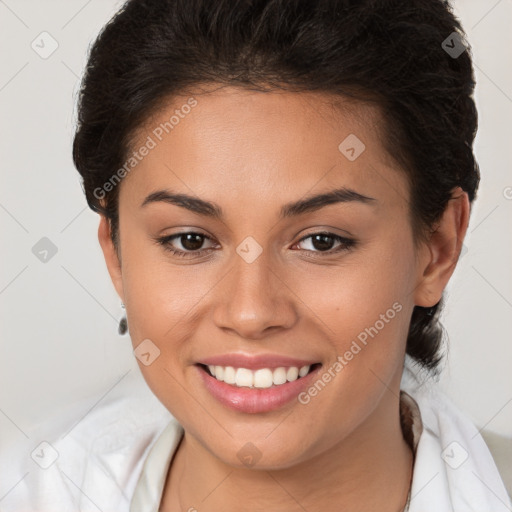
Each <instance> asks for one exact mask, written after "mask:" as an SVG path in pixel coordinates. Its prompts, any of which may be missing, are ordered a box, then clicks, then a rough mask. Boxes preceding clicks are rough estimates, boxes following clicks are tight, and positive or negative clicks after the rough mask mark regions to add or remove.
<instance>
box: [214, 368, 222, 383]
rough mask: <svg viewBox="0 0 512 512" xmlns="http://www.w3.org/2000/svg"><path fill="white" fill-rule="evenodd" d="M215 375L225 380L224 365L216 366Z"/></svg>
mask: <svg viewBox="0 0 512 512" xmlns="http://www.w3.org/2000/svg"><path fill="white" fill-rule="evenodd" d="M215 377H217V379H219V380H224V367H223V366H216V367H215Z"/></svg>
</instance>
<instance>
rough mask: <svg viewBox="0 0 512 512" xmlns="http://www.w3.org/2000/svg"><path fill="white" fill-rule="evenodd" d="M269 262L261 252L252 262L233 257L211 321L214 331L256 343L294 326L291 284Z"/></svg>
mask: <svg viewBox="0 0 512 512" xmlns="http://www.w3.org/2000/svg"><path fill="white" fill-rule="evenodd" d="M269 260H270V258H269V255H268V254H267V253H266V252H265V251H263V252H262V253H261V254H260V255H259V256H258V257H257V258H256V259H255V260H254V261H250V260H247V261H246V260H245V259H244V258H243V257H241V256H239V255H238V254H235V256H234V263H233V266H232V267H231V270H229V271H228V273H227V275H225V277H224V279H223V280H222V281H223V285H222V286H221V293H220V294H219V296H218V297H217V301H216V304H215V310H214V313H213V320H214V322H215V324H216V326H217V327H218V328H220V329H222V330H224V331H228V332H230V333H231V334H233V335H236V336H237V337H239V338H243V339H249V340H259V339H262V338H264V337H266V336H268V334H269V332H270V331H278V330H280V329H289V328H291V327H292V326H293V325H294V324H295V323H296V322H297V320H298V314H297V308H296V303H295V301H296V300H297V299H296V298H295V299H294V297H295V296H294V294H293V291H292V289H291V288H290V286H291V285H292V283H287V282H286V276H285V275H284V274H283V273H282V271H281V272H280V271H279V265H278V264H273V265H272V264H271V263H272V262H271V261H269ZM219 284H220V283H219Z"/></svg>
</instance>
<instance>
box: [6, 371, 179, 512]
mask: <svg viewBox="0 0 512 512" xmlns="http://www.w3.org/2000/svg"><path fill="white" fill-rule="evenodd" d="M171 420H172V416H171V414H170V413H169V412H168V411H167V409H166V408H165V407H164V406H163V405H162V404H161V403H160V402H159V401H158V399H157V398H156V397H155V396H154V395H153V393H152V392H151V390H150V389H149V388H148V386H147V384H146V383H145V382H144V380H143V378H142V376H141V375H140V373H137V372H135V371H134V370H133V369H132V370H130V371H129V372H128V373H127V374H124V375H123V376H121V377H119V378H118V380H117V381H116V382H114V384H113V386H112V387H110V388H109V389H107V390H105V391H104V392H103V393H101V394H99V395H98V396H93V397H89V398H87V399H83V400H80V401H79V402H78V403H76V404H72V405H68V406H67V407H66V408H65V409H64V410H62V411H60V412H59V413H58V414H57V413H54V414H52V415H51V416H50V417H49V418H46V419H44V420H42V421H41V422H40V423H38V424H37V425H34V426H32V427H31V428H30V429H29V430H26V431H25V435H26V437H24V438H22V439H20V437H23V436H18V439H17V440H16V442H10V443H9V444H8V445H7V446H2V447H1V449H0V482H2V488H1V489H0V495H1V496H3V498H2V502H1V508H2V511H3V512H11V511H12V512H14V511H16V512H18V511H19V510H77V509H78V510H83V511H85V510H98V509H100V510H116V511H122V510H128V507H129V502H130V497H131V493H132V492H133V489H134V487H135V485H136V482H137V479H138V477H139V474H140V472H141V469H142V464H143V462H144V459H145V457H146V455H147V453H148V451H149V450H150V449H151V447H152V445H153V443H154V442H155V440H156V439H157V438H158V436H159V435H160V434H161V432H162V431H163V430H164V429H165V428H166V427H167V426H168V425H169V422H170V421H171Z"/></svg>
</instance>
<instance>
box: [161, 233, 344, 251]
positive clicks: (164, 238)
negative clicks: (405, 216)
mask: <svg viewBox="0 0 512 512" xmlns="http://www.w3.org/2000/svg"><path fill="white" fill-rule="evenodd" d="M188 234H197V235H200V236H203V237H204V238H206V239H208V240H210V241H211V242H214V239H213V238H212V237H211V236H209V235H206V234H204V233H201V232H200V231H183V232H180V233H174V234H172V235H168V236H163V237H162V238H161V240H166V241H167V242H170V241H171V240H174V239H179V237H180V236H183V235H188ZM315 235H325V236H331V237H332V238H335V239H336V240H337V241H338V242H339V241H340V240H350V241H354V240H353V239H351V238H348V237H346V236H343V235H338V234H337V233H333V232H331V231H327V230H320V231H314V232H312V233H308V234H306V235H304V236H302V237H301V238H299V239H298V240H297V241H296V242H294V245H296V244H298V243H300V242H303V241H304V240H307V239H308V238H311V237H313V236H315ZM214 244H215V245H218V242H217V243H215V242H214ZM208 249H212V247H208V248H205V249H198V250H196V251H191V250H182V249H177V250H178V251H181V252H187V253H190V254H193V253H199V252H201V251H206V250H208ZM320 252H321V251H320ZM325 252H328V251H325Z"/></svg>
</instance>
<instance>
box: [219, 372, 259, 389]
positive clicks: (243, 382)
mask: <svg viewBox="0 0 512 512" xmlns="http://www.w3.org/2000/svg"><path fill="white" fill-rule="evenodd" d="M215 377H217V376H215ZM253 383H254V379H253V375H252V372H251V370H248V369H247V368H238V370H237V371H236V375H235V384H236V385H237V386H238V387H241V386H247V387H249V388H252V386H253Z"/></svg>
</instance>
